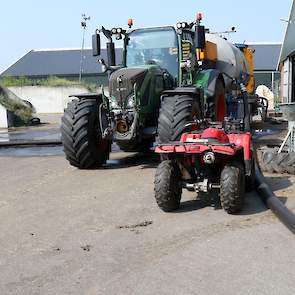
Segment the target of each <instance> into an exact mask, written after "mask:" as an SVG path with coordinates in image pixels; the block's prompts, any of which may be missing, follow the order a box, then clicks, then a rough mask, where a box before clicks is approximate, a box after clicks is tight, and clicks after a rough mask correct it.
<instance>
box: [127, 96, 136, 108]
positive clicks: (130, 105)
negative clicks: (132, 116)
mask: <svg viewBox="0 0 295 295" xmlns="http://www.w3.org/2000/svg"><path fill="white" fill-rule="evenodd" d="M134 106H135V96H134V94H132V95H130V96H129V97H128V98H127V103H126V107H127V108H130V109H131V108H133V107H134Z"/></svg>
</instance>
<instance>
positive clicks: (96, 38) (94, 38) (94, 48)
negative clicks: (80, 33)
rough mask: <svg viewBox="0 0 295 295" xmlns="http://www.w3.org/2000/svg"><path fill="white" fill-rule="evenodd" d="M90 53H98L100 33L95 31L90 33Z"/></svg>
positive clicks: (95, 54) (94, 54)
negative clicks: (92, 33)
mask: <svg viewBox="0 0 295 295" xmlns="http://www.w3.org/2000/svg"><path fill="white" fill-rule="evenodd" d="M92 55H93V56H98V55H100V35H99V34H98V33H97V32H96V33H95V34H94V35H92Z"/></svg>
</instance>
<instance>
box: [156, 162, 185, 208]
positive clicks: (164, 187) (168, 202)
mask: <svg viewBox="0 0 295 295" xmlns="http://www.w3.org/2000/svg"><path fill="white" fill-rule="evenodd" d="M181 194H182V184H181V176H180V171H179V168H178V166H177V165H176V163H174V162H173V161H171V160H165V161H163V162H161V163H160V165H159V166H158V168H157V170H156V175H155V198H156V201H157V204H158V206H159V207H160V208H161V209H162V210H163V211H164V212H171V211H174V210H177V209H178V208H179V206H180V200H181Z"/></svg>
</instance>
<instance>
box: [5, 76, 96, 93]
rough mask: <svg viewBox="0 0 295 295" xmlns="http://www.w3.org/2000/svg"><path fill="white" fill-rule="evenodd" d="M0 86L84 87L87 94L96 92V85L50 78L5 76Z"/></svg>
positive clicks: (54, 77)
mask: <svg viewBox="0 0 295 295" xmlns="http://www.w3.org/2000/svg"><path fill="white" fill-rule="evenodd" d="M0 85H2V86H3V87H23V86H46V87H71V86H73V87H75V86H77V87H85V88H86V89H87V90H88V91H89V92H96V91H97V89H98V85H96V84H95V83H87V82H85V81H82V82H81V83H80V82H79V81H74V80H68V79H65V78H59V77H56V76H51V77H48V78H46V79H29V78H27V77H18V78H16V77H11V76H5V77H2V78H1V79H0Z"/></svg>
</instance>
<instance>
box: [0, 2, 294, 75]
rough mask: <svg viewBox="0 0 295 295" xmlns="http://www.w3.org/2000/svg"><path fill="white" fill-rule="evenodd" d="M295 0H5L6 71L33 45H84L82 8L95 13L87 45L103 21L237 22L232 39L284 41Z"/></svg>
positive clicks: (0, 28)
mask: <svg viewBox="0 0 295 295" xmlns="http://www.w3.org/2000/svg"><path fill="white" fill-rule="evenodd" d="M292 1H293V0H247V1H245V0H243V1H241V0H180V1H176V0H169V1H168V0H145V1H140V0H137V1H136V0H124V1H120V0H106V1H101V0H0V8H1V17H0V40H1V41H0V73H1V72H2V71H3V70H5V69H6V68H7V67H9V66H10V65H11V64H13V63H14V62H15V61H17V60H18V59H19V58H21V57H22V56H23V55H25V54H26V53H27V52H28V51H30V50H32V49H41V48H42V49H43V48H81V42H82V29H81V25H80V21H81V14H82V13H85V14H86V15H89V16H90V17H91V19H90V21H89V22H88V27H87V31H86V35H85V36H86V38H85V46H86V47H90V46H91V35H92V33H93V32H94V31H95V29H96V28H98V27H101V26H102V25H103V26H105V27H106V28H112V27H126V26H127V20H128V18H133V19H134V28H139V27H149V26H161V25H174V24H176V23H177V22H178V21H193V20H194V19H195V15H196V13H197V12H203V14H204V24H205V25H206V27H208V28H210V30H211V31H214V32H217V31H218V32H220V31H224V30H227V29H228V28H230V27H232V26H235V27H236V28H237V33H235V34H232V35H231V39H232V41H235V42H244V41H248V42H249V41H256V42H280V41H282V40H283V37H284V32H285V29H286V25H287V24H286V23H285V22H282V21H280V18H285V19H286V18H288V16H289V11H290V7H291V3H292ZM294 1H295V0H294Z"/></svg>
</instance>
